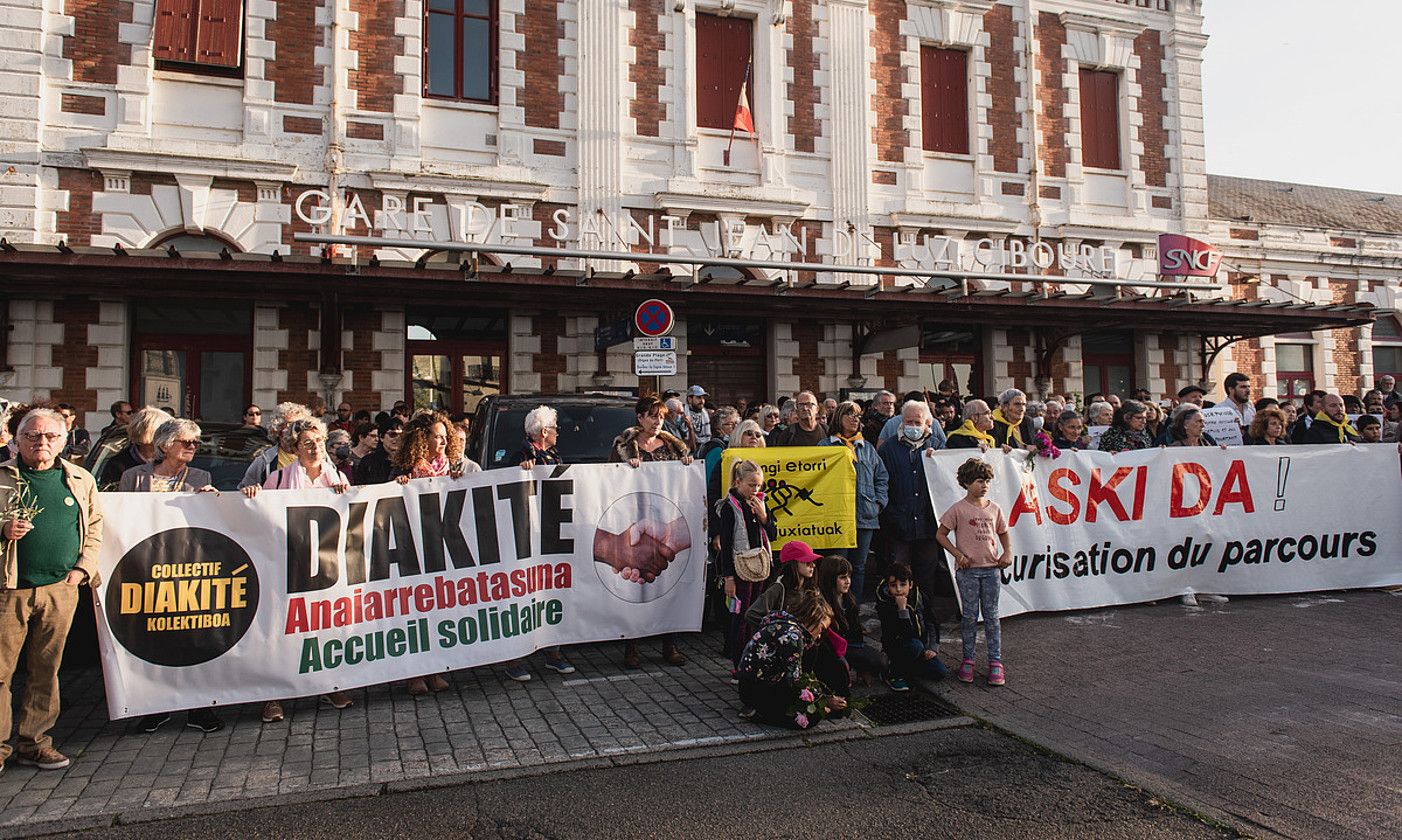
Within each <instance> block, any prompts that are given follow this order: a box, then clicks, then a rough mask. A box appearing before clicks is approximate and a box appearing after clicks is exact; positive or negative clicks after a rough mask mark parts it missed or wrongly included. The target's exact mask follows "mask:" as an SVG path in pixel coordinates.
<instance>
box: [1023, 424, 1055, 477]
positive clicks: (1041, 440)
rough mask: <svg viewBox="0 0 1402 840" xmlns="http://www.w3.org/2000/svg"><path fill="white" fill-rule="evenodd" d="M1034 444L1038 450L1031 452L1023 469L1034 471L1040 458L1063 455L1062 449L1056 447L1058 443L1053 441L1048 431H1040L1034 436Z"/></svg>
mask: <svg viewBox="0 0 1402 840" xmlns="http://www.w3.org/2000/svg"><path fill="white" fill-rule="evenodd" d="M1032 445H1033V446H1034V447H1035V448H1036V451H1035V452H1031V453H1029V454H1028V456H1027V461H1026V463H1025V464H1024V466H1023V470H1024V471H1026V472H1032V470H1033V469H1034V468H1035V467H1036V462H1037V459H1038V458H1060V457H1061V450H1060V449H1057V448H1056V444H1054V443H1052V439H1051V438H1050V437H1048V436H1047V433H1046V432H1038V433H1037V436H1036V437H1034V438H1032Z"/></svg>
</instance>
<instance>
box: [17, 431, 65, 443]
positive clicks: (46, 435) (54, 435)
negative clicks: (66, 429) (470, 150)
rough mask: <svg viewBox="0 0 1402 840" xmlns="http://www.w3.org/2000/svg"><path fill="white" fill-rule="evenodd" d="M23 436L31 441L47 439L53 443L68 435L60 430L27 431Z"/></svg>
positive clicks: (36, 441)
mask: <svg viewBox="0 0 1402 840" xmlns="http://www.w3.org/2000/svg"><path fill="white" fill-rule="evenodd" d="M21 437H23V438H24V439H25V440H27V441H29V442H30V443H38V442H39V441H41V440H47V441H48V442H49V443H53V442H54V441H56V440H60V439H62V438H63V437H66V436H65V435H63V434H61V433H59V432H25V433H24V434H23V435H21Z"/></svg>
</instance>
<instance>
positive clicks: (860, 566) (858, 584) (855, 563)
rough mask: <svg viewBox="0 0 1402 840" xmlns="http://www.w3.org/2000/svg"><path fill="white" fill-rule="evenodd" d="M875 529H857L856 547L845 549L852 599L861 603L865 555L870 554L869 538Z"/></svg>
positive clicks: (865, 567) (864, 581)
mask: <svg viewBox="0 0 1402 840" xmlns="http://www.w3.org/2000/svg"><path fill="white" fill-rule="evenodd" d="M874 536H876V529H875V528H858V529H857V547H856V548H849V549H847V562H848V563H851V564H852V597H853V598H856V599H857V603H858V604H860V603H861V602H862V587H864V586H866V574H867V555H868V554H870V553H871V538H872V537H874Z"/></svg>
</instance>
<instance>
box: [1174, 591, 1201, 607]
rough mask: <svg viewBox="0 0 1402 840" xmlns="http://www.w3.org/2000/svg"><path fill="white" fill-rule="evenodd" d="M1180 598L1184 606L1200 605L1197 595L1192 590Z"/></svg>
mask: <svg viewBox="0 0 1402 840" xmlns="http://www.w3.org/2000/svg"><path fill="white" fill-rule="evenodd" d="M1178 600H1179V601H1182V602H1183V606H1185V607H1196V606H1197V605H1198V599H1197V596H1196V595H1194V594H1193V593H1191V592H1189V593H1188V594H1187V595H1184V596H1183V597H1182V598H1179V599H1178Z"/></svg>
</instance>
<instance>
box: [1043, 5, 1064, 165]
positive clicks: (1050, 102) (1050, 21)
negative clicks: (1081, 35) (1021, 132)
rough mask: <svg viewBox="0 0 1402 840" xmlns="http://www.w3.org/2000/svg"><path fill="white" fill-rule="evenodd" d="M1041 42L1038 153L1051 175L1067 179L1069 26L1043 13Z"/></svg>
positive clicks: (1049, 13) (1055, 17) (1050, 13)
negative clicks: (1064, 76)
mask: <svg viewBox="0 0 1402 840" xmlns="http://www.w3.org/2000/svg"><path fill="white" fill-rule="evenodd" d="M1037 43H1038V53H1037V72H1038V73H1039V74H1040V76H1041V80H1040V82H1039V83H1038V85H1037V106H1038V108H1039V113H1038V116H1037V129H1038V131H1039V132H1040V134H1041V143H1040V144H1039V147H1038V153H1039V154H1040V155H1041V160H1042V170H1043V172H1045V173H1046V175H1047V176H1049V177H1052V178H1064V177H1065V176H1066V158H1067V154H1066V132H1067V130H1068V129H1069V128H1070V120H1069V119H1068V117H1067V114H1066V98H1067V97H1066V87H1065V85H1064V84H1063V83H1062V78H1061V77H1062V74H1063V73H1065V72H1066V60H1065V59H1064V58H1063V57H1062V55H1061V50H1062V47H1064V46H1065V45H1066V27H1065V26H1062V24H1061V19H1060V18H1059V17H1057V16H1056V15H1055V14H1053V13H1052V12H1042V13H1040V14H1039V15H1038V17H1037Z"/></svg>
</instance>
